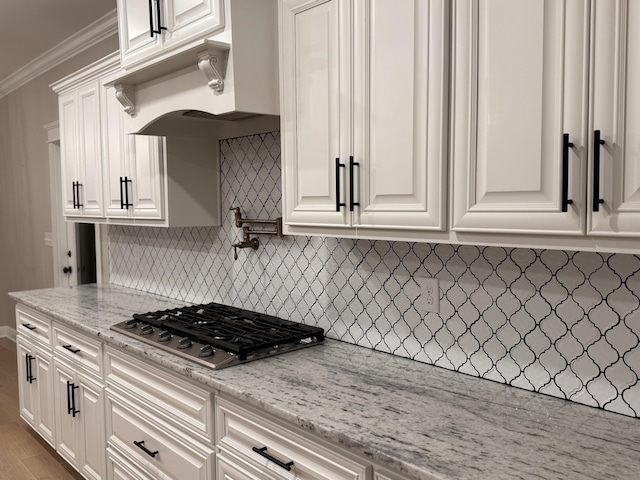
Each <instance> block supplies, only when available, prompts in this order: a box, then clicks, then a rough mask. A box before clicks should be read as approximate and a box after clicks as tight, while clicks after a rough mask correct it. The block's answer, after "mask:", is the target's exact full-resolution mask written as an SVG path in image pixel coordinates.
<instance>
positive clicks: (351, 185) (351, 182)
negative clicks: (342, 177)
mask: <svg viewBox="0 0 640 480" xmlns="http://www.w3.org/2000/svg"><path fill="white" fill-rule="evenodd" d="M355 167H358V168H360V162H354V161H353V155H352V156H350V157H349V211H350V212H353V207H359V206H360V202H355V201H354V200H353V190H354V184H355V180H354V176H355V173H354V168H355Z"/></svg>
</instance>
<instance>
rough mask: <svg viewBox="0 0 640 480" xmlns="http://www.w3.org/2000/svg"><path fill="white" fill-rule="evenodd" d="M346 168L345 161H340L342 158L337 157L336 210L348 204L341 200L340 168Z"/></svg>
mask: <svg viewBox="0 0 640 480" xmlns="http://www.w3.org/2000/svg"><path fill="white" fill-rule="evenodd" d="M341 168H346V167H345V164H344V163H340V159H339V158H336V212H339V211H340V207H346V206H347V204H346V203H344V202H341V201H340V169H341Z"/></svg>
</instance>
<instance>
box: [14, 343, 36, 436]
mask: <svg viewBox="0 0 640 480" xmlns="http://www.w3.org/2000/svg"><path fill="white" fill-rule="evenodd" d="M16 350H17V351H18V393H19V398H20V417H22V419H23V420H24V421H25V422H27V423H28V424H29V425H31V427H33V428H35V427H36V410H37V408H38V404H37V401H38V399H37V390H36V387H37V385H34V382H30V381H29V378H30V376H29V371H30V370H31V369H32V368H33V365H34V363H35V357H34V356H33V353H34V352H33V348H32V347H31V346H30V345H28V344H24V343H22V342H20V341H18V342H17V349H16ZM32 357H33V359H31V358H32ZM36 379H37V376H36Z"/></svg>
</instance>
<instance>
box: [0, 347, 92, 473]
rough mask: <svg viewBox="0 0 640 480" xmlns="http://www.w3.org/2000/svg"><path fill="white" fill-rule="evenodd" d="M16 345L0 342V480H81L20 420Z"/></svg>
mask: <svg viewBox="0 0 640 480" xmlns="http://www.w3.org/2000/svg"><path fill="white" fill-rule="evenodd" d="M16 362H17V359H16V344H15V343H14V342H13V341H11V340H10V339H8V338H6V337H3V338H0V480H34V479H40V480H45V479H46V480H72V479H82V476H80V474H78V473H77V472H76V471H75V470H73V468H72V467H71V466H69V464H67V462H66V461H64V460H63V459H62V458H61V457H60V456H59V455H58V454H57V453H56V451H55V450H54V449H53V448H51V447H50V446H49V444H47V443H46V442H45V441H44V440H42V438H41V437H40V436H39V435H38V434H37V433H35V432H34V431H33V430H32V429H31V427H29V426H28V425H27V424H26V423H25V422H24V421H23V420H22V419H21V418H20V413H19V409H18V372H17V365H16Z"/></svg>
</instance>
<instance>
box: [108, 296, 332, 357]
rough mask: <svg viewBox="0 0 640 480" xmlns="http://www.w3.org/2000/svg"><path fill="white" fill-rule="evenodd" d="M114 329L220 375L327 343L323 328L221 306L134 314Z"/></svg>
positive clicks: (193, 306) (199, 306) (191, 306)
mask: <svg viewBox="0 0 640 480" xmlns="http://www.w3.org/2000/svg"><path fill="white" fill-rule="evenodd" d="M111 329H112V330H115V331H117V332H119V333H122V334H124V335H127V336H130V337H133V338H135V339H137V340H140V341H142V342H144V343H147V344H149V345H153V346H155V347H158V348H161V349H163V350H166V351H169V352H171V353H174V354H176V355H179V356H181V357H184V358H187V359H189V360H192V361H195V362H198V363H200V364H202V365H206V366H208V367H211V368H215V369H219V368H225V367H230V366H232V365H237V364H239V363H244V362H249V361H251V360H256V359H258V358H264V357H267V356H271V355H277V354H280V353H285V352H290V351H293V350H298V349H300V348H305V347H309V346H312V345H317V344H319V343H321V342H323V341H324V330H323V329H322V328H319V327H311V326H309V325H304V324H302V323H296V322H292V321H289V320H284V319H282V318H277V317H273V316H271V315H265V314H261V313H256V312H252V311H249V310H243V309H240V308H235V307H230V306H227V305H221V304H219V303H208V304H203V305H190V306H186V307H182V308H176V309H171V310H161V311H157V312H150V313H144V314H135V315H133V318H132V319H130V320H126V321H124V322H120V323H117V324H115V325H113V326H112V327H111Z"/></svg>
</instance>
